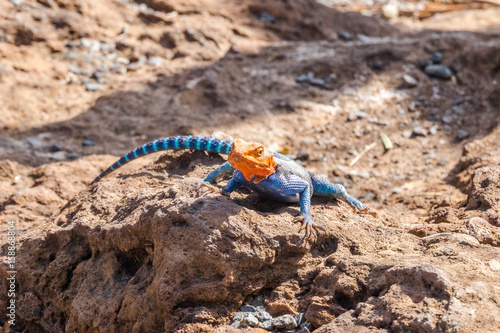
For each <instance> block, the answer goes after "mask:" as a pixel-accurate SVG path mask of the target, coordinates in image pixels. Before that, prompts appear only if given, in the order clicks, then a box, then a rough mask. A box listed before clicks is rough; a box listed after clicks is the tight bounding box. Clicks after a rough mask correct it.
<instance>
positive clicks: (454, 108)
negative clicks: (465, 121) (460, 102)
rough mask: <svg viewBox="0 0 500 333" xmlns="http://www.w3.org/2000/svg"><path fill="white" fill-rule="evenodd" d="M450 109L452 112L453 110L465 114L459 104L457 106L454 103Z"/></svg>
mask: <svg viewBox="0 0 500 333" xmlns="http://www.w3.org/2000/svg"><path fill="white" fill-rule="evenodd" d="M451 109H452V110H453V112H455V113H456V114H465V110H464V108H463V107H461V106H457V105H454V106H452V107H451Z"/></svg>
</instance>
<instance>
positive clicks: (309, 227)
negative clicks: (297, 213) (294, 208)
mask: <svg viewBox="0 0 500 333" xmlns="http://www.w3.org/2000/svg"><path fill="white" fill-rule="evenodd" d="M292 222H300V223H302V225H301V227H300V229H299V232H300V231H302V229H303V228H305V235H304V238H307V237H309V236H311V237H312V238H313V239H314V240H315V241H316V240H317V239H318V233H317V231H316V230H322V231H325V230H326V229H325V227H323V226H321V225H319V224H314V223H312V222H311V219H310V218H309V219H307V218H304V217H296V218H294V219H293V221H292Z"/></svg>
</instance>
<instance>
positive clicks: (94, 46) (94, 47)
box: [90, 40, 101, 53]
mask: <svg viewBox="0 0 500 333" xmlns="http://www.w3.org/2000/svg"><path fill="white" fill-rule="evenodd" d="M100 49H101V43H99V42H98V41H96V40H95V41H93V42H92V45H90V53H96V52H98V51H99V50H100Z"/></svg>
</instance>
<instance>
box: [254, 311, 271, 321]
mask: <svg viewBox="0 0 500 333" xmlns="http://www.w3.org/2000/svg"><path fill="white" fill-rule="evenodd" d="M257 319H259V321H267V320H271V319H273V317H272V316H271V315H270V314H269V313H268V312H266V311H259V313H257Z"/></svg>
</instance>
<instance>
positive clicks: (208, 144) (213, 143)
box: [90, 135, 233, 184]
mask: <svg viewBox="0 0 500 333" xmlns="http://www.w3.org/2000/svg"><path fill="white" fill-rule="evenodd" d="M232 147H233V142H232V141H228V140H221V139H217V138H212V137H206V136H191V135H188V136H173V137H168V138H164V139H159V140H155V141H153V142H150V143H146V144H145V145H143V146H141V147H138V148H135V149H134V150H132V151H131V152H130V153H128V154H126V155H124V156H122V157H121V158H120V159H119V160H118V161H116V162H115V163H113V164H112V165H111V166H110V167H109V168H107V169H106V170H104V171H103V172H102V173H101V174H100V175H99V176H97V178H96V179H94V180H93V181H92V183H90V184H94V183H97V182H98V181H99V180H101V179H102V178H103V177H104V176H106V175H108V174H110V173H111V172H113V171H114V170H116V169H118V168H119V167H121V166H122V165H124V164H127V163H128V162H130V161H132V160H135V159H136V158H139V157H141V156H144V155H147V154H151V153H154V152H157V151H163V150H171V149H197V150H204V151H208V152H213V153H219V154H229V151H230V150H231V148H232Z"/></svg>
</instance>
